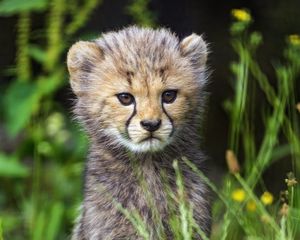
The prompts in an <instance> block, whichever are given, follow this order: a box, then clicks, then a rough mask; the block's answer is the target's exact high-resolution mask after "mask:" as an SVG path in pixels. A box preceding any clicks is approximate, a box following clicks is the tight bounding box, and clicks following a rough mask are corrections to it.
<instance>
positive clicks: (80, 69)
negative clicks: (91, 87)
mask: <svg viewBox="0 0 300 240" xmlns="http://www.w3.org/2000/svg"><path fill="white" fill-rule="evenodd" d="M103 56H104V55H103V52H102V50H101V48H100V47H99V46H98V45H97V44H96V43H94V42H87V41H79V42H77V43H75V44H74V45H73V46H72V47H71V48H70V50H69V52H68V56H67V65H68V70H69V74H70V82H71V87H72V89H73V91H74V93H75V94H76V95H77V96H79V95H81V94H83V93H84V89H85V88H87V86H86V85H87V84H88V75H89V73H90V72H91V71H92V70H93V68H94V67H95V65H96V64H97V63H99V62H101V60H102V59H103V58H104V57H103Z"/></svg>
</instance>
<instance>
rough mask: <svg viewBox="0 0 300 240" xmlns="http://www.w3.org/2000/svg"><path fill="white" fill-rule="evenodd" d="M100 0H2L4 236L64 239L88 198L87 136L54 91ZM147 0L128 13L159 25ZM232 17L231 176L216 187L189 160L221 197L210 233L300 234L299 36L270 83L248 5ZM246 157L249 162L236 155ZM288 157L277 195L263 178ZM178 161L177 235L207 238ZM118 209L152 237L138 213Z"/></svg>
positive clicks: (0, 216)
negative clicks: (9, 37)
mask: <svg viewBox="0 0 300 240" xmlns="http://www.w3.org/2000/svg"><path fill="white" fill-rule="evenodd" d="M101 3H102V1H101V0H85V1H83V0H75V1H70V0H51V1H50V0H27V1H24V0H3V1H1V3H0V15H1V16H17V19H18V20H17V26H16V27H17V38H16V47H17V52H16V65H15V66H14V67H13V68H12V69H11V70H10V71H9V72H10V73H11V74H12V76H11V78H12V80H11V83H10V84H9V86H7V88H6V89H5V94H4V95H1V96H0V105H1V114H2V113H3V116H1V118H0V121H1V125H3V129H2V127H1V129H0V130H1V131H2V130H3V133H2V132H1V133H0V134H3V135H5V137H4V140H3V142H1V143H0V144H1V148H3V149H0V179H1V182H0V240H1V239H15V240H18V239H34V240H39V239H46V240H51V239H66V238H68V236H69V235H70V232H71V229H72V226H73V222H74V219H75V218H76V216H77V214H78V211H77V208H78V206H79V203H80V202H81V198H82V191H81V189H82V178H81V175H82V169H83V159H84V158H85V156H86V151H87V139H86V137H85V136H84V134H83V133H82V132H80V131H79V130H78V129H80V128H79V126H77V124H76V123H74V122H73V121H72V120H71V116H70V114H68V111H69V110H65V109H64V108H63V106H62V105H61V103H59V102H58V101H56V100H55V95H56V94H57V92H58V91H60V90H61V89H65V87H66V84H67V82H68V81H67V76H68V74H67V72H66V67H65V66H64V65H65V64H62V63H64V62H65V59H64V56H65V54H66V51H67V48H68V47H69V46H70V45H71V43H72V42H74V40H75V39H76V38H77V37H76V34H77V33H78V30H79V29H80V28H81V27H83V26H84V25H85V24H86V22H87V21H88V19H89V16H90V15H91V13H92V11H93V10H94V9H95V8H96V7H97V6H98V5H99V4H101ZM149 3H150V0H133V1H130V3H129V5H128V6H127V8H126V9H125V10H126V12H127V13H128V14H129V15H130V16H131V17H132V19H133V20H134V22H135V23H136V24H139V25H143V26H152V27H154V26H156V25H157V23H156V17H155V14H153V13H152V12H151V11H150V10H149ZM34 13H42V14H43V16H44V21H43V22H44V25H43V26H42V27H41V29H39V30H41V32H42V34H40V35H36V36H35V37H32V36H33V35H34V32H33V29H32V19H33V17H32V16H33V14H34ZM232 16H233V17H234V22H233V24H232V26H231V28H230V31H231V37H232V42H231V43H232V47H233V49H234V51H235V53H236V54H237V58H238V60H237V61H236V62H233V63H232V64H231V70H232V76H233V78H232V82H231V84H232V87H233V93H234V94H233V97H232V99H228V100H227V101H226V102H225V103H224V107H225V109H226V111H227V112H228V114H229V116H230V132H229V139H228V151H227V155H226V157H227V162H228V165H229V173H228V174H227V175H226V176H225V177H224V179H223V186H222V187H219V188H218V187H216V186H215V185H214V184H213V183H212V182H211V181H210V180H209V179H207V178H206V176H204V175H203V174H202V172H201V171H200V170H198V169H196V168H195V166H193V164H192V163H190V162H189V161H188V160H185V162H186V164H188V165H189V166H190V167H191V168H192V169H193V170H194V171H195V172H196V173H197V174H198V175H200V176H201V177H202V178H203V179H205V181H206V182H207V183H208V185H209V186H210V187H211V188H212V190H213V191H214V192H215V193H216V195H217V201H216V202H215V204H214V227H213V235H212V238H213V239H242V238H247V239H266V238H267V239H293V238H295V239H296V238H297V237H300V235H299V234H300V233H299V232H300V230H299V226H300V210H299V209H300V197H299V194H300V190H299V186H298V185H297V180H296V177H298V176H297V175H298V174H299V171H300V140H299V136H300V132H299V131H300V128H299V112H297V108H296V106H299V105H297V103H296V100H295V99H296V98H295V91H296V89H295V82H296V80H299V74H300V72H299V71H300V44H299V43H300V40H299V39H300V37H299V35H297V34H292V35H290V36H288V37H287V41H286V47H285V49H284V53H283V59H282V60H281V61H278V62H277V63H276V64H275V65H274V72H275V75H276V77H277V85H276V86H275V87H274V86H273V85H272V84H271V83H270V82H271V80H270V78H269V77H268V76H267V75H266V74H265V73H264V71H263V70H262V69H261V67H260V66H259V64H258V63H257V61H256V54H257V51H259V48H260V47H261V45H262V42H263V36H262V34H261V33H259V32H253V31H250V26H251V24H252V22H253V19H252V16H251V14H250V12H249V11H248V10H245V9H235V10H233V11H232ZM257 91H261V92H262V93H263V94H264V95H265V100H266V101H259V102H257V99H258V98H257V94H258V93H257ZM66 98H69V95H67V94H66ZM298 104H299V103H298ZM257 105H259V108H257ZM259 111H260V112H259ZM257 117H258V118H259V120H260V121H261V122H262V123H263V124H264V128H263V129H264V131H263V133H261V132H260V134H257V131H258V129H257V127H256V125H255V123H256V121H255V119H256V118H257ZM9 146H13V147H12V148H13V149H11V147H9ZM4 149H6V150H4ZM241 158H243V161H239V159H241ZM282 158H286V159H287V161H291V165H292V166H293V169H292V171H293V172H294V174H295V176H294V175H293V174H292V173H290V174H289V175H288V176H287V179H286V183H287V187H286V189H283V193H282V195H281V196H273V194H272V193H270V192H269V191H268V189H266V187H265V186H264V183H263V179H262V175H263V174H264V172H265V171H266V170H267V169H269V168H270V167H271V166H272V164H274V163H275V162H276V161H277V160H279V159H282ZM174 168H175V171H176V176H177V186H178V197H179V199H180V200H179V203H180V219H177V218H176V217H174V218H173V219H171V220H170V221H171V226H172V229H174V233H175V235H176V236H178V238H177V239H191V236H192V232H191V231H197V233H198V234H199V235H201V236H202V237H203V239H206V237H205V236H204V235H203V233H202V232H201V230H200V229H199V227H197V226H195V223H194V221H193V218H192V217H191V216H192V209H191V206H190V205H189V203H188V202H186V201H185V199H184V198H183V196H184V194H183V191H184V189H183V184H182V181H183V179H182V177H181V174H180V169H178V165H177V162H174ZM276 181H284V179H276ZM260 193H262V194H260ZM259 196H261V197H259ZM120 210H121V211H122V212H123V213H124V214H125V215H127V216H128V217H129V218H130V219H131V220H132V221H133V222H134V223H135V224H136V226H137V227H139V229H140V230H141V234H142V235H144V236H147V232H146V231H144V228H145V226H144V225H143V224H142V223H139V221H138V219H139V216H137V215H134V216H133V217H132V216H131V215H130V213H129V212H128V211H126V209H121V208H120ZM266 236H267V237H266Z"/></svg>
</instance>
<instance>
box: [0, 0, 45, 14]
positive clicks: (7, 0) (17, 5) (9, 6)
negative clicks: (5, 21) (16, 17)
mask: <svg viewBox="0 0 300 240" xmlns="http://www.w3.org/2000/svg"><path fill="white" fill-rule="evenodd" d="M47 4H48V0H3V1H2V2H1V3H0V16H11V15H13V14H17V13H20V12H25V11H42V10H45V9H46V7H47Z"/></svg>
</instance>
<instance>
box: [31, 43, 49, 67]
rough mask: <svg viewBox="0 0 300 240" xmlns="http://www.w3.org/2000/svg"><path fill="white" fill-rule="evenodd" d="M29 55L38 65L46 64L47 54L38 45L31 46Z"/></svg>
mask: <svg viewBox="0 0 300 240" xmlns="http://www.w3.org/2000/svg"><path fill="white" fill-rule="evenodd" d="M29 55H30V56H31V57H32V58H33V59H34V60H35V61H37V62H38V63H44V62H45V60H46V52H45V51H44V50H43V49H41V48H40V47H39V46H38V45H33V44H32V45H30V46H29Z"/></svg>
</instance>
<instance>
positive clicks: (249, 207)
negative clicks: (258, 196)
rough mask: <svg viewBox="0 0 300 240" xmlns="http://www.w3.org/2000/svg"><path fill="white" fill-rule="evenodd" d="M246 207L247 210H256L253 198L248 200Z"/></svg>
mask: <svg viewBox="0 0 300 240" xmlns="http://www.w3.org/2000/svg"><path fill="white" fill-rule="evenodd" d="M246 208H247V210H248V211H249V212H255V210H256V203H255V202H254V201H253V200H250V201H249V202H248V203H247V205H246Z"/></svg>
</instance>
